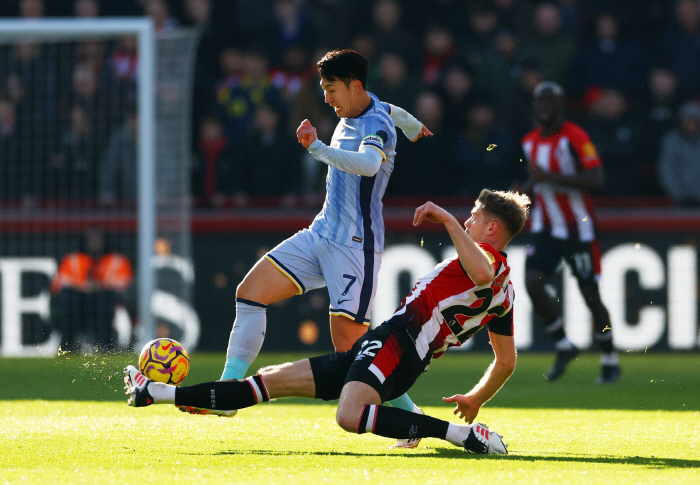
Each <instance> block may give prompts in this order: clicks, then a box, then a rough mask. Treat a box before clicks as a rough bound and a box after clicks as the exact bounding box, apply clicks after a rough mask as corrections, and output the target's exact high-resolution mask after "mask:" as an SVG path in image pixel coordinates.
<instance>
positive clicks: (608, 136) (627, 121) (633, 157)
mask: <svg viewBox="0 0 700 485" xmlns="http://www.w3.org/2000/svg"><path fill="white" fill-rule="evenodd" d="M589 117H590V120H589V122H588V123H587V125H586V131H587V132H588V134H589V135H590V137H591V140H592V141H593V143H594V144H595V146H596V148H597V149H598V154H599V155H600V158H601V160H603V161H604V163H605V173H606V178H607V179H608V180H611V181H614V183H610V184H607V185H606V188H605V189H604V193H605V194H608V195H635V194H637V193H638V185H637V183H638V166H639V164H638V162H639V158H640V155H641V153H640V147H641V143H642V136H643V135H644V127H643V126H642V124H641V117H640V116H639V113H637V112H634V111H633V110H632V109H631V105H630V102H629V100H628V99H627V98H625V96H624V95H623V94H622V93H621V92H620V91H618V90H615V89H606V90H603V91H602V92H601V93H600V96H599V97H598V99H597V100H596V101H594V102H593V103H592V104H591V108H590V112H589Z"/></svg>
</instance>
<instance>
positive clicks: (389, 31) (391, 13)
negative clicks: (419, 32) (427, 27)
mask: <svg viewBox="0 0 700 485" xmlns="http://www.w3.org/2000/svg"><path fill="white" fill-rule="evenodd" d="M401 16H402V8H401V4H400V3H399V2H398V1H397V0H378V1H377V2H376V3H375V4H374V5H373V7H372V21H373V24H374V25H373V27H374V28H373V29H372V31H371V35H372V37H373V39H374V42H375V45H376V46H377V52H376V55H377V56H378V57H380V58H381V56H382V55H383V54H384V53H386V52H393V53H396V54H398V55H399V57H401V58H402V59H403V62H404V63H406V64H407V65H408V68H409V69H410V70H415V69H416V68H417V67H418V62H417V60H418V58H419V56H418V50H417V49H418V46H417V44H416V41H415V34H412V33H411V32H410V31H408V30H407V29H406V28H405V27H404V26H402V25H401Z"/></svg>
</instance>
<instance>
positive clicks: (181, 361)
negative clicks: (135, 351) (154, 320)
mask: <svg viewBox="0 0 700 485" xmlns="http://www.w3.org/2000/svg"><path fill="white" fill-rule="evenodd" d="M139 370H140V371H141V374H143V375H145V376H146V377H148V378H149V379H151V380H154V381H156V382H164V383H166V384H173V385H175V386H177V385H179V384H180V383H181V382H182V381H184V380H185V377H187V373H188V372H189V371H190V355H189V354H188V353H187V351H186V350H185V348H184V347H183V346H182V345H181V344H180V343H179V342H178V341H177V340H173V339H171V338H157V339H155V340H151V341H150V342H148V343H147V344H146V345H144V346H143V349H141V354H139Z"/></svg>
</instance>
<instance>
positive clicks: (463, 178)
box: [453, 102, 518, 197]
mask: <svg viewBox="0 0 700 485" xmlns="http://www.w3.org/2000/svg"><path fill="white" fill-rule="evenodd" d="M493 145H495V146H493ZM515 149H516V147H515V145H514V143H513V139H512V138H511V137H510V136H509V135H508V134H507V133H506V132H505V131H503V130H501V129H500V128H498V127H496V111H495V109H494V107H493V106H491V105H490V104H488V103H484V102H479V103H477V104H475V105H474V106H472V107H471V108H470V109H469V112H468V114H467V128H466V129H465V130H464V133H463V134H462V135H461V136H460V137H459V139H458V140H457V143H456V144H455V146H454V157H455V164H456V165H457V170H456V171H455V175H453V178H455V179H456V180H457V191H456V195H469V196H474V197H476V196H477V195H479V192H480V191H481V189H483V188H484V187H487V188H489V189H492V190H507V189H508V188H509V187H510V184H511V180H512V178H513V176H514V170H515V169H517V168H518V167H517V165H516V164H517V163H518V161H517V160H518V157H517V156H516V153H515Z"/></svg>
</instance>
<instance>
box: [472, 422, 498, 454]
mask: <svg viewBox="0 0 700 485" xmlns="http://www.w3.org/2000/svg"><path fill="white" fill-rule="evenodd" d="M464 448H465V449H466V450H467V451H469V452H472V453H488V454H491V455H507V454H508V445H507V444H505V443H504V442H503V439H502V438H501V435H499V434H498V433H496V432H494V431H490V430H489V429H488V428H487V427H486V426H484V425H483V424H481V423H474V424H472V430H471V432H470V433H469V436H468V437H467V439H466V440H464Z"/></svg>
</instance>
